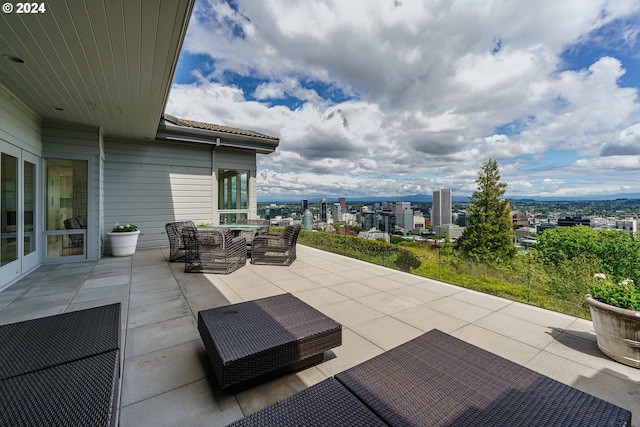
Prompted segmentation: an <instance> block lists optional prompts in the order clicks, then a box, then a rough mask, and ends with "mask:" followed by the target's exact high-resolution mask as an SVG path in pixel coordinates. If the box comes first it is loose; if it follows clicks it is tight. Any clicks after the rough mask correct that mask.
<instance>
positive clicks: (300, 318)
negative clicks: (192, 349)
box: [198, 294, 342, 393]
mask: <svg viewBox="0 0 640 427" xmlns="http://www.w3.org/2000/svg"><path fill="white" fill-rule="evenodd" d="M198 330H199V332H200V336H201V337H202V341H203V342H204V346H205V348H206V350H207V355H208V357H209V360H210V362H211V364H212V366H213V370H214V372H215V375H216V378H217V380H218V383H219V384H220V387H221V388H222V389H223V390H226V391H230V392H233V393H237V392H238V391H241V390H244V389H246V388H249V387H252V386H254V385H257V384H259V383H262V382H264V381H267V380H270V379H272V378H275V377H277V376H280V375H283V374H285V373H288V372H293V371H296V370H300V369H303V368H305V367H307V366H310V365H313V364H316V363H319V362H321V361H322V360H323V359H324V352H325V351H328V350H330V349H332V348H334V347H337V346H339V345H341V344H342V326H341V325H340V324H339V323H336V322H335V321H333V320H332V319H330V318H328V317H327V316H325V315H323V314H322V313H320V312H319V311H317V310H315V309H314V308H313V307H311V306H309V305H308V304H306V303H304V302H302V301H300V300H299V299H298V298H296V297H294V296H293V295H291V294H283V295H277V296H273V297H268V298H262V299H258V300H254V301H248V302H243V303H239V304H232V305H227V306H224V307H218V308H213V309H209V310H203V311H200V312H199V313H198Z"/></svg>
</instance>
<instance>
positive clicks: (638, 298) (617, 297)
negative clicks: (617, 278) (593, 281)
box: [589, 280, 640, 311]
mask: <svg viewBox="0 0 640 427" xmlns="http://www.w3.org/2000/svg"><path fill="white" fill-rule="evenodd" d="M589 293H590V294H591V296H592V297H593V299H595V300H597V301H600V302H603V303H605V304H609V305H612V306H614V307H619V308H624V309H627V310H633V311H640V289H638V288H636V286H635V285H634V284H633V281H630V280H629V281H623V282H622V283H620V284H617V285H616V284H612V283H606V284H602V285H595V286H590V287H589Z"/></svg>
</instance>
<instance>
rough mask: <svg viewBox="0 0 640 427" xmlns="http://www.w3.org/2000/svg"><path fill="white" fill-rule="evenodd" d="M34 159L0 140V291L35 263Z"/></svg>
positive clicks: (36, 201) (36, 245)
mask: <svg viewBox="0 0 640 427" xmlns="http://www.w3.org/2000/svg"><path fill="white" fill-rule="evenodd" d="M37 165H38V159H37V157H35V156H33V155H31V154H29V153H26V152H23V151H22V150H20V149H19V148H17V147H15V146H13V145H10V144H7V143H5V142H2V141H0V289H2V288H3V287H4V286H5V285H7V284H8V283H9V282H11V281H13V280H15V279H16V278H18V277H19V276H20V275H21V274H22V273H25V272H27V271H29V270H30V269H32V268H33V267H35V266H37V265H38V263H39V252H38V243H39V242H38V241H37V222H36V218H37V217H38V216H37V212H38V195H37V191H38V186H37V183H38V166H37Z"/></svg>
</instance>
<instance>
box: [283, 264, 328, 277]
mask: <svg viewBox="0 0 640 427" xmlns="http://www.w3.org/2000/svg"><path fill="white" fill-rule="evenodd" d="M295 263H296V262H295V261H294V263H293V264H291V265H292V266H293V265H294V264H295ZM294 271H295V272H296V274H299V275H300V276H302V277H307V278H310V277H312V276H326V275H329V272H328V271H327V270H324V269H322V268H320V267H315V266H309V267H304V268H299V269H298V268H297V269H295V270H294Z"/></svg>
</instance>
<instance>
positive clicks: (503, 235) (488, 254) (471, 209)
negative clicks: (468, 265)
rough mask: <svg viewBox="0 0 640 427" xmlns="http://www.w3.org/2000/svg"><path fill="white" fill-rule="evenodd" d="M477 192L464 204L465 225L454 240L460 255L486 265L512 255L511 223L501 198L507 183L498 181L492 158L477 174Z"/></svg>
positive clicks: (505, 202) (513, 249)
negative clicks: (465, 209)
mask: <svg viewBox="0 0 640 427" xmlns="http://www.w3.org/2000/svg"><path fill="white" fill-rule="evenodd" d="M476 183H477V184H478V191H476V192H474V193H473V194H472V195H471V198H470V203H469V206H468V207H467V213H468V215H467V226H466V227H465V229H464V232H463V233H462V236H461V238H460V239H458V241H457V242H456V243H457V244H456V246H457V248H458V249H459V250H460V251H461V253H462V255H463V256H466V257H468V258H470V259H473V260H475V261H479V262H484V263H488V264H494V263H500V262H503V261H507V260H509V259H511V258H513V257H514V256H515V255H516V249H515V247H514V245H513V237H514V232H513V225H512V221H511V215H510V213H509V209H510V208H509V201H508V200H507V199H502V198H501V197H502V196H503V195H504V193H505V189H506V188H507V184H506V183H504V182H500V171H499V170H498V163H497V162H496V161H495V160H491V159H489V160H487V161H485V162H484V163H483V164H482V167H481V168H480V172H479V173H478V179H476Z"/></svg>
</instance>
